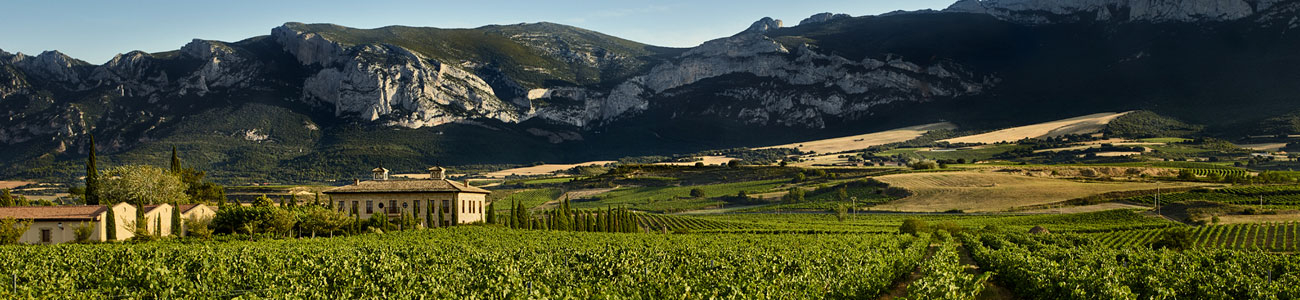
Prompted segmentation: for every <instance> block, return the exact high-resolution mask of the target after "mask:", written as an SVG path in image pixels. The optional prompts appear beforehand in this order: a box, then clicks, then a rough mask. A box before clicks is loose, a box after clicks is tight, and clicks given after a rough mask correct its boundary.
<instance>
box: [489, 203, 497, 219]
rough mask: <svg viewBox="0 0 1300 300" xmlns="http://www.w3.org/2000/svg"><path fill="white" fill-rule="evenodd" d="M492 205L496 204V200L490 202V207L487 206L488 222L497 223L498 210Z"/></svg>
mask: <svg viewBox="0 0 1300 300" xmlns="http://www.w3.org/2000/svg"><path fill="white" fill-rule="evenodd" d="M492 205H496V202H493V203H488V207H487V223H488V224H496V222H497V220H496V214H497V210H496V209H493V208H492Z"/></svg>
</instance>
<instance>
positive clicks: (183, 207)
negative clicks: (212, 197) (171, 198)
mask: <svg viewBox="0 0 1300 300" xmlns="http://www.w3.org/2000/svg"><path fill="white" fill-rule="evenodd" d="M195 207H199V205H198V204H181V205H177V206H176V208H177V209H180V210H181V213H187V212H190V210H191V209H194V208H195Z"/></svg>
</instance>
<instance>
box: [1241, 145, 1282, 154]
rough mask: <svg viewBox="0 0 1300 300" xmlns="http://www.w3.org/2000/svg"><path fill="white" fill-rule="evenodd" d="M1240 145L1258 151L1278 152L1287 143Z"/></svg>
mask: <svg viewBox="0 0 1300 300" xmlns="http://www.w3.org/2000/svg"><path fill="white" fill-rule="evenodd" d="M1238 147H1242V148H1246V149H1250V150H1257V151H1268V152H1277V151H1278V150H1282V147H1286V143H1268V144H1244V145H1238Z"/></svg>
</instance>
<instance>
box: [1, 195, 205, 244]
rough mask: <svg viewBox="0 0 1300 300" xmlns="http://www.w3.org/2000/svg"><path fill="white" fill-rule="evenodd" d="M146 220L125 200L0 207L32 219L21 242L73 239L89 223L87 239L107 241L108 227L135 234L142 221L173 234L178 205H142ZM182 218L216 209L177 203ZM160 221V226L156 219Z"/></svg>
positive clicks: (5, 213)
mask: <svg viewBox="0 0 1300 300" xmlns="http://www.w3.org/2000/svg"><path fill="white" fill-rule="evenodd" d="M143 209H144V210H145V213H144V215H145V220H146V224H136V210H137V208H136V207H135V206H133V205H130V204H127V203H118V204H114V205H64V206H10V207H0V218H14V219H18V220H26V221H31V225H30V226H28V227H27V231H26V232H24V233H23V235H22V237H21V238H19V240H18V242H20V243H24V244H59V243H67V242H73V241H76V233H75V232H76V228H77V227H80V226H91V233H90V238H89V240H90V241H99V242H104V241H108V240H109V239H108V230H116V237H117V238H116V240H119V241H120V240H127V239H130V238H132V237H135V232H133V231H132V229H133V228H135V227H134V226H137V225H143V226H145V228H146V229H148V230H149V232H158V231H159V230H161V231H162V235H163V236H169V235H172V231H171V216H172V215H171V214H172V209H177V208H175V207H173V206H172V205H169V204H160V205H145V206H144V207H143ZM179 209H180V210H181V219H182V220H194V219H196V218H212V217H213V216H215V215H216V210H215V209H214V208H212V207H209V206H207V205H203V204H186V205H180V206H179ZM109 210H112V211H113V216H114V219H116V220H115V221H114V222H112V223H113V228H108V226H109V223H110V222H108V215H109V214H108V211H109ZM160 222H161V226H162V227H161V228H159V227H158V226H159V223H160Z"/></svg>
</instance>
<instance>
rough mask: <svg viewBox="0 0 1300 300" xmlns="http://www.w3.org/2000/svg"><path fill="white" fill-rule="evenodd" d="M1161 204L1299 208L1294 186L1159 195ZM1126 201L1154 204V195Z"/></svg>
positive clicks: (1299, 193) (1299, 189)
mask: <svg viewBox="0 0 1300 300" xmlns="http://www.w3.org/2000/svg"><path fill="white" fill-rule="evenodd" d="M1159 196H1160V202H1161V203H1178V202H1186V201H1210V202H1219V203H1224V204H1237V205H1258V204H1261V200H1262V204H1263V205H1274V206H1300V186H1294V185H1251V186H1239V187H1230V188H1222V189H1198V190H1193V191H1189V192H1180V193H1172V194H1161V195H1159ZM1124 200H1126V201H1131V202H1137V203H1144V204H1154V203H1155V200H1156V195H1143V196H1137V197H1131V198H1127V199H1124Z"/></svg>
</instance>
